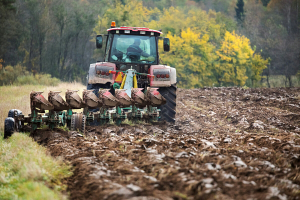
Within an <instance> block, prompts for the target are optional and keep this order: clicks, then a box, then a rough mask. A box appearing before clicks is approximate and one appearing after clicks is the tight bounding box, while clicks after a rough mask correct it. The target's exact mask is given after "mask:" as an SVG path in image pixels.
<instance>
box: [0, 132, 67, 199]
mask: <svg viewBox="0 0 300 200" xmlns="http://www.w3.org/2000/svg"><path fill="white" fill-rule="evenodd" d="M0 154H1V157H0V199H65V197H64V196H63V195H62V194H60V191H63V190H65V189H66V186H65V185H64V184H63V183H62V182H61V181H62V180H63V179H64V178H67V177H70V176H71V175H72V172H71V171H70V169H71V166H69V165H67V164H65V163H63V162H62V161H61V160H55V159H54V158H52V157H51V156H49V155H48V154H47V153H46V149H45V147H42V146H40V145H39V144H37V143H36V142H34V141H33V140H32V138H30V137H29V136H27V135H25V134H20V133H15V134H13V136H12V137H11V138H9V139H8V140H3V138H2V137H1V139H0Z"/></svg>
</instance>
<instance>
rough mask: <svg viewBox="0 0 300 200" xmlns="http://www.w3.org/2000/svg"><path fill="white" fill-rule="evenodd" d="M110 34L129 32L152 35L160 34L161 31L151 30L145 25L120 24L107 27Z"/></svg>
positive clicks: (131, 33)
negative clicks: (130, 25)
mask: <svg viewBox="0 0 300 200" xmlns="http://www.w3.org/2000/svg"><path fill="white" fill-rule="evenodd" d="M107 31H108V32H110V33H112V34H129V35H154V36H160V35H162V34H163V33H162V32H161V31H157V30H152V29H149V28H145V27H127V26H121V27H116V28H110V29H107Z"/></svg>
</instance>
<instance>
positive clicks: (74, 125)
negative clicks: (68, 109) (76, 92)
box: [71, 113, 86, 133]
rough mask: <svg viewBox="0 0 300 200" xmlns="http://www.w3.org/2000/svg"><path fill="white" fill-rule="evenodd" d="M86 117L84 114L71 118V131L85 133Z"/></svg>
mask: <svg viewBox="0 0 300 200" xmlns="http://www.w3.org/2000/svg"><path fill="white" fill-rule="evenodd" d="M85 124H86V117H85V115H83V114H82V113H80V114H73V115H72V118H71V131H80V132H81V133H84V132H85Z"/></svg>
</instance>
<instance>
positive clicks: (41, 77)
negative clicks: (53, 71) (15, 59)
mask: <svg viewBox="0 0 300 200" xmlns="http://www.w3.org/2000/svg"><path fill="white" fill-rule="evenodd" d="M59 82H60V80H59V79H57V78H52V77H51V75H50V74H34V75H33V74H31V73H30V72H29V71H26V68H25V67H23V66H22V65H20V64H17V65H16V66H11V65H9V66H6V67H5V68H3V69H2V71H1V72H0V85H49V86H57V85H58V84H59Z"/></svg>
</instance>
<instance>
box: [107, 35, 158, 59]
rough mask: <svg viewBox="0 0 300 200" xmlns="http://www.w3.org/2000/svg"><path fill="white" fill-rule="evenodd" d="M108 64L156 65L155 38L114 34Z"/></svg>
mask: <svg viewBox="0 0 300 200" xmlns="http://www.w3.org/2000/svg"><path fill="white" fill-rule="evenodd" d="M109 62H122V63H143V64H155V63H157V52H156V41H155V37H151V36H139V35H117V34H115V35H114V38H113V42H112V46H111V53H110V57H109Z"/></svg>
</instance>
